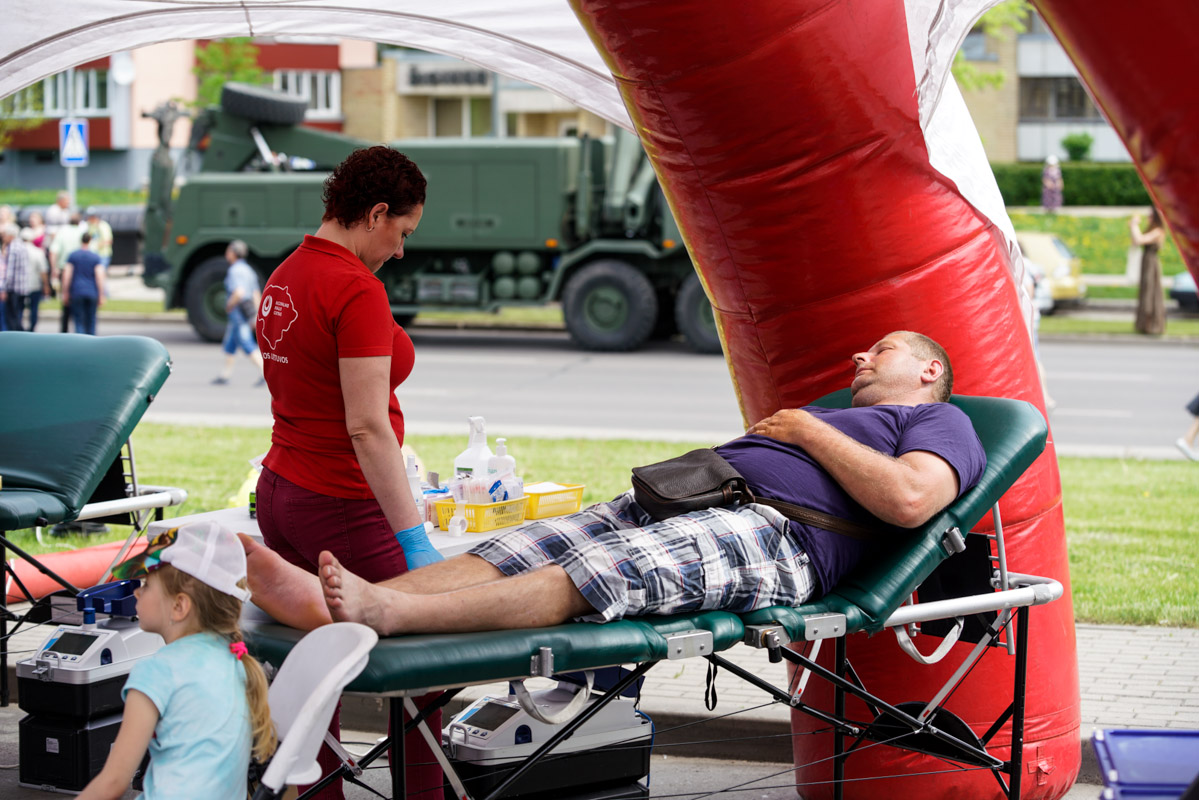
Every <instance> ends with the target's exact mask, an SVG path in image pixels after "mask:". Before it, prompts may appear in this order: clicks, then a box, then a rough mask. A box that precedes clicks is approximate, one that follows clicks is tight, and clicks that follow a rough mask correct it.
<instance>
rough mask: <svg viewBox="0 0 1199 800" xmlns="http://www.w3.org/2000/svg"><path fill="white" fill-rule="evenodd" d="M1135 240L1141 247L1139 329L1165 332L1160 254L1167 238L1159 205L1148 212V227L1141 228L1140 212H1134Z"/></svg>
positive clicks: (1156, 333)
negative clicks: (1158, 210)
mask: <svg viewBox="0 0 1199 800" xmlns="http://www.w3.org/2000/svg"><path fill="white" fill-rule="evenodd" d="M1128 231H1129V233H1130V234H1131V235H1132V243H1133V244H1134V245H1137V246H1139V247H1140V248H1141V282H1140V287H1139V288H1138V290H1137V316H1136V324H1135V326H1134V327H1135V328H1136V332H1137V333H1147V334H1149V335H1151V336H1161V335H1162V334H1163V333H1165V332H1166V298H1165V295H1164V294H1163V293H1162V262H1161V258H1160V256H1159V252H1160V251H1161V247H1162V244H1163V243H1164V242H1165V241H1166V229H1165V227H1164V226H1163V225H1162V218H1161V215H1160V214H1158V213H1157V208H1153V209H1152V210H1151V211H1150V212H1149V227H1148V228H1146V229H1145V230H1144V232H1142V231H1141V215H1140V214H1133V215H1132V219H1131V220H1129V222H1128Z"/></svg>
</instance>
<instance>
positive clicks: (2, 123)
mask: <svg viewBox="0 0 1199 800" xmlns="http://www.w3.org/2000/svg"><path fill="white" fill-rule="evenodd" d="M24 91H25V92H34V93H36V95H37V97H38V98H39V105H40V97H41V92H42V85H41V83H38V84H35V85H34V86H32V87H30V88H29V89H26V90H24ZM20 94H21V92H18V93H17V94H13V95H9V96H8V97H5V98H0V153H3V152H4V149H5V148H6V147H8V146H9V145H10V144H12V140H13V137H14V136H16V135H17V134H18V133H20V132H21V131H27V130H31V129H33V128H36V127H38V126H39V125H41V124H42V123H43V122H45V121H46V118H45V117H18V116H16V105H17V97H18V96H19V95H20Z"/></svg>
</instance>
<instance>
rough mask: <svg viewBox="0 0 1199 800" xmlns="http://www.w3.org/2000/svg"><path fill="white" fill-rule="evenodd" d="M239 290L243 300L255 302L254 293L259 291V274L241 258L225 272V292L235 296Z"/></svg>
mask: <svg viewBox="0 0 1199 800" xmlns="http://www.w3.org/2000/svg"><path fill="white" fill-rule="evenodd" d="M238 289H241V296H242V299H243V300H253V299H254V292H256V291H258V273H257V272H255V271H254V268H253V267H251V266H250V265H249V264H247V263H246V262H245V259H240V258H239V259H238V260H237V261H234V262H233V263H232V264H230V265H229V269H228V270H226V271H225V291H226V292H228V293H229V294H233V293H234V292H235V291H237V290H238Z"/></svg>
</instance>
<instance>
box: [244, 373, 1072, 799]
mask: <svg viewBox="0 0 1199 800" xmlns="http://www.w3.org/2000/svg"><path fill="white" fill-rule="evenodd" d="M848 401H849V394H848V391H843V392H837V393H834V394H832V395H828V396H827V397H825V398H822V399H821V400H820V401H817V403H818V404H820V405H826V406H833V407H844V406H846V405H848ZM951 402H953V403H954V404H955V405H957V406H958V407H959V408H961V409H962V410H963V411H965V412H966V414H967V415H968V416H969V417H970V418H971V421H972V422H973V424H974V427H975V429H976V431H977V432H978V434H979V438H980V439H981V441H982V444H983V447H984V449H985V450H986V453H987V469H986V471H985V472H984V474H983V476H982V478H981V479H980V481H979V483H978V485H977V486H975V487H974V488H973V489H971V490H970V491H969V492H967V493H966V494H964V495H963V496H962V497H961V498H959V499H958V500H957V501H955V502H954V503H952V504H951V505H950V506H949V507H948V508H946V509H945V510H944V511H942V512H941V513H940V514H938V515H937V516H936V517H935V518H934V519H932V520H931V521H930V522H928V523H927V524H926V525H925V526H923V527H922V528H921V529H920V530H919V531H918V532H914V533H913V535H912V536H911V537H910V538H909V539H907V540H905V541H903V542H901V543H898V544H896V545H894V546H892V547H888V548H887V549H886V550H885V551H880V552H879V554H878V555H877V556H876V557H874V558H871V559H870V560H869V561H868V562H867V563H863V564H861V565H859V567H858V568H856V569H855V570H854V571H853V572H852V573H851V574H850V575H848V576H847V577H846V578H845V579H844V580H843V581H842V582H841V584H840V585H839V586H838V587H837V588H836V589H835V590H834V591H833V592H831V593H829V594H828V595H826V596H825V597H824V598H821V599H820V600H819V601H816V602H814V603H807V604H805V605H803V606H801V607H799V608H794V609H793V608H770V609H763V610H760V611H756V612H752V613H750V614H744V615H737V614H733V613H730V612H726V611H710V612H700V613H694V614H683V615H679V616H673V617H640V618H632V619H624V620H621V621H618V622H612V623H607V624H603V625H597V624H594V623H572V624H567V625H559V626H556V627H552V628H540V629H528V630H513V631H496V632H486V633H466V634H444V635H414V636H397V637H391V638H386V639H382V640H380V642H379V644H378V645H377V646H376V647H375V649H374V650H373V651H372V653H371V656H370V659H369V661H368V663H367V666H366V669H365V670H364V671H363V672H362V674H360V675H359V676H358V678H357V679H355V680H354V681H353V682H352V683H351V684H350V685H349V687H348V691H351V692H360V693H367V694H378V695H386V696H389V697H390V698H391V700H390V713H391V723H392V730H393V731H396V732H397V735H393V736H392V737H390V739H389V741H387V742H385V743H384V744H381V745H379V746H378V747H376V748H375V749H374V750H373V751H371V752H370V753H368V754H367V755H366V756H364V757H363V758H362V759H359V762H358V764H359V766H360V767H362V766H365V765H367V764H369V763H370V762H371V761H373V760H374V759H376V758H378V757H379V756H380V755H381V754H382V753H383V752H384V751H386V750H388V749H390V760H391V763H393V764H397V763H402V762H403V746H402V745H403V736H401V735H398V732H399V731H401V730H404V723H403V717H402V711H403V710H404V703H406V702H407V703H409V708H408V710H409V713H410V714H411V715H412V717H413V718H414V720H415V722H413V723H409V729H410V728H411V727H413V726H414V725H416V724H418V723H420V722H421V721H422V720H423V718H424V716H427V715H428V714H429V713H431V712H432V711H433V710H435V708H429V709H426V710H425V711H423V712H421V713H417V711H416V709H415V707H413V706H411V701H409V700H406V698H407V697H410V696H419V695H423V694H425V693H427V692H429V691H430V690H434V689H448V690H450V691H447V692H446V693H445V694H443V695H442V697H441V700H440V702H439V703H438V704H437V707H441V706H442V705H444V703H446V702H448V701H449V699H450V698H451V697H452V696H453V695H454V694H455V693H456V691H457V690H459V689H460V688H461V687H465V686H470V685H473V684H480V683H490V682H493V681H501V680H515V679H521V678H527V677H530V676H543V677H548V676H550V675H552V674H555V673H564V672H576V671H586V670H595V669H599V668H602V667H609V666H613V665H622V664H636V665H638V666H637V667H636V668H635V669H633V670H632V671H631V672H629V673H628V674H627V675H626V676H625V677H624V678H623V679H622V680H621V681H619V682H618V683H617V684H616V685H615V686H613V687H611V688H610V689H609V690H608V692H607V693H606V694H605V695H604V696H602V697H600V698H598V699H597V700H596V701H595V702H594V703H593V704H592V705H591V706H589V707H588V708H587V709H586V710H585V711H584V712H583V713H582V714H580V715H579V716H578V717H576V718H575V719H574V720H572V721H571V722H569V723H566V724H565V725H563V728H562V731H561V733H560V734H558V735H557V736H556V737H554V739H553V740H551V741H550V742H548V743H546V745H545V746H543V747H542V748H540V749H539V750H538V751H537V752H536V753H534V754H533V756H531V757H530V760H529V762H528V763H527V764H526V765H524V766H522V767H520V768H519V769H516V770H514V771H513V772H512V773H511V774H509V775H508V776H507V778H506V779H505V780H504V781H503V782H502V783H501V784H500V785H498V786H497V787H495V788H494V789H493V790H492V791H490V792H489V793H488V795H487V797H488V798H496V797H500V796H502V795H503V794H504V793H505V792H506V791H508V789H509V788H510V787H512V786H513V784H514V783H515V782H516V781H518V780H519V779H520V778H521V776H522V774H524V772H525V771H526V770H527V769H529V768H531V766H532V764H533V763H536V761H537V760H538V759H540V758H541V757H542V756H544V755H545V754H546V753H548V752H549V751H550V750H552V748H553V747H554V745H556V744H557V742H559V741H561V740H562V739H563V738H565V737H566V736H569V735H570V733H571V732H573V731H574V730H575V729H577V727H578V726H579V725H581V724H582V723H583V722H584V721H585V720H586V719H587V718H588V716H589V715H590V714H591V713H593V712H594V711H595V710H598V708H599V707H601V706H602V705H603V704H604V703H606V702H608V701H610V700H611V699H612V698H615V697H616V696H619V695H620V694H621V693H622V692H623V691H624V690H625V689H626V688H627V687H628V686H630V685H631V684H632V683H633V682H634V681H636V680H637V679H638V678H639V677H640V676H641V675H643V674H644V673H645V672H646V671H647V670H648V669H649V668H650V667H652V666H653V665H654V664H656V663H657V662H659V661H663V660H675V659H683V658H691V657H694V656H702V657H705V658H707V659H709V661H712V662H715V663H717V664H719V665H720V666H724V667H725V668H726V669H727V670H728V671H730V672H731V673H733V674H736V675H738V676H740V677H744V678H746V679H747V680H750V682H751V683H754V684H755V685H758V686H759V687H760V688H763V689H764V690H765V691H767V692H768V693H770V694H772V695H773V696H774V697H775V698H776V699H777V700H779V701H780V702H784V703H787V704H789V705H791V706H792V707H796V708H801V709H803V710H809V711H814V712H815V713H817V714H818V715H823V716H822V717H821V718H826V717H829V716H830V714H831V710H826V711H820V710H815V709H807V708H806V707H804V706H803V704H802V703H799V704H796V702H795V701H794V700H793V699H792V698H791V697H790V695H789V694H788V693H787V692H785V691H782V690H779V689H776V688H774V687H771V686H770V685H769V684H767V683H765V682H763V681H760V680H756V679H754V677H753V676H745V675H742V674H741V673H743V672H744V670H741V669H740V668H738V667H737V666H736V665H734V664H731V663H729V662H728V661H726V660H725V659H723V658H721V657H720V656H719V655H718V653H719V652H721V651H724V650H727V649H728V648H730V647H732V646H733V645H735V644H737V643H739V642H745V643H746V644H750V645H752V646H756V647H768V648H770V649H771V651H772V657H786V658H788V659H789V660H794V659H796V658H799V657H798V656H796V654H794V653H792V652H791V651H790V650H787V649H786V648H785V647H782V645H785V644H787V643H788V642H790V641H804V640H805V639H822V638H835V639H837V640H838V642H839V643H843V642H844V637H845V636H846V635H847V634H849V633H855V632H858V631H869V632H875V631H879V630H882V629H883V628H884V627H892V626H894V625H895V624H897V623H896V621H895V620H896V617H897V615H898V614H904V613H907V614H908V615H909V617H910V618H909V619H906V620H905V621H907V622H915V621H920V620H922V619H926V618H927V619H942V618H945V617H950V618H952V617H957V616H962V615H965V614H973V613H975V612H980V611H984V610H987V609H990V610H992V611H1000V610H1001V609H1004V608H1008V607H1013V606H1029V605H1034V604H1040V603H1045V602H1049V601H1050V600H1053V599H1055V597H1056V596H1059V595H1060V593H1061V586H1060V585H1056V590H1055V589H1054V586H1055V582H1053V581H1048V580H1044V579H1040V578H1033V577H1031V576H1016V575H1011V576H1009V575H1008V574H1007V570H1006V565H1005V564H1001V567H1002V572H1003V575H1002V581H1003V584H1002V585H1003V586H1004V587H1009V588H1006V589H1005V591H1004V592H1003V593H1002V596H1001V593H1000V592H994V591H990V590H988V593H987V594H986V595H983V596H982V598H981V599H979V598H962V599H960V600H954V599H948V600H944V601H940V603H936V604H923V605H915V606H904V607H903V609H900V607H901V606H903V604H904V603H905V601H907V600H908V599H909V598H910V597H911V595H912V594H913V592H915V591H916V590H917V589H918V588H919V587H920V586H921V584H922V583H923V582H924V581H925V580H926V579H927V578H928V577H929V576H930V575H931V574H933V572H934V570H935V569H936V568H937V566H938V565H939V564H941V563H943V562H944V561H945V560H946V559H948V558H949V557H950V556H953V555H954V554H955V553H957V552H959V551H961V550H963V549H964V544H963V536H964V534H966V533H967V532H968V531H970V529H971V528H973V527H974V526H975V525H977V524H978V522H979V521H980V520H981V519H982V518H983V517H984V516H985V515H986V513H987V512H988V511H989V510H992V508H994V509H995V513H996V522H997V523H998V521H999V520H998V508H997V505H996V504H997V503H998V501H999V498H1000V497H1001V496H1002V495H1003V494H1004V492H1006V491H1007V489H1008V488H1009V487H1010V486H1011V485H1012V484H1013V483H1014V482H1015V481H1016V479H1017V478H1019V477H1020V475H1021V474H1023V472H1024V471H1025V470H1026V469H1027V468H1028V467H1029V466H1030V465H1031V464H1032V463H1033V461H1035V460H1036V458H1037V456H1038V455H1039V454H1040V453H1041V451H1042V450H1043V449H1044V447H1045V441H1046V436H1047V428H1046V425H1045V420H1044V419H1043V418H1042V417H1041V414H1040V412H1038V411H1037V410H1036V408H1035V407H1034V406H1032V405H1031V404H1029V403H1026V402H1022V401H1015V400H1003V399H996V398H985V397H959V396H955V397H954V398H953V399H952V401H951ZM997 528H998V525H997ZM999 538H1000V548H1002V544H1001V538H1002V532H1001V530H1000V531H999ZM989 577H990V576H989V575H987V576H985V578H989ZM985 578H984V579H985ZM941 603H945V604H948V605H941ZM926 606H929V607H931V611H927V610H925V608H926ZM964 609H965V610H964ZM1025 610H1027V609H1025ZM930 614H931V616H930ZM1006 621H1007V619H1006V617H1005V616H1004V614H1003V613H1000V614H999V616H998V619H997V622H995V623H993V624H992V627H991V630H995V629H997V628H998V627H1003V625H1004V624H1005V623H1006ZM244 628H245V633H246V640H247V642H248V643H249V645H250V648H251V651H252V652H253V653H254V654H255V655H256V656H257V657H258V658H260V659H262V660H264V661H267V662H270V663H272V664H275V665H278V664H280V663H282V661H283V659H284V658H286V656H287V653H288V652H289V650H290V649H291V647H293V646H294V645H295V644H296V642H298V641H299V640H300V638H301V637H302V636H303V633H302V632H301V631H296V630H294V629H291V628H287V627H285V626H282V625H278V624H275V623H270V622H260V623H247V624H246V625H245V626H244ZM1009 641H1010V639H1009ZM1023 641H1024V637H1020V638H1019V639H1018V640H1017V643H1019V644H1022V643H1023ZM839 649H840V648H839ZM842 655H843V651H842ZM1017 655H1018V657H1023V655H1024V653H1023V652H1021V653H1017ZM797 663H799V664H800V665H801V666H803V667H804V668H809V669H813V670H818V669H819V668H818V667H816V665H815V664H814V663H808V662H807V661H806V660H804V659H800V660H799V661H798V662H797ZM825 672H827V671H825ZM824 677H831V678H834V679H839V676H837V675H824ZM839 691H848V690H846V689H840V688H839ZM1017 691H1018V694H1019V699H1020V700H1021V701H1022V699H1023V687H1017ZM874 700H875V702H877V703H880V704H881V705H882V707H884V708H887V709H890V708H891V707H890V706H887V705H886V704H885V703H881V701H878V700H877V699H874ZM898 713H900V714H902V710H898ZM908 719H910V717H908ZM900 721H901V722H907V719H903V718H900ZM836 724H837V723H834V725H835V726H836ZM846 727H848V726H846ZM838 730H841V729H840V728H838ZM435 738H436V739H437V740H440V736H436V737H435ZM964 744H965V745H966V750H965V752H967V756H968V757H970V758H974V759H975V760H976V761H977V760H978V759H979V758H980V757H979V756H978V754H977V753H976V752H974V750H973V749H972V748H973V743H972V742H967V743H964ZM838 747H840V737H838ZM947 747H948V749H950V750H951V751H954V752H956V750H955V749H954V748H955V745H953V744H950V745H947ZM975 749H976V748H975ZM983 760H985V761H986V759H985V758H984V759H983ZM992 762H997V759H990V760H989V761H986V763H987V765H988V766H991V767H992V768H993V769H995V770H999V769H1001V767H1000V766H997V765H996V764H994V763H992ZM1015 763H1019V761H1018V760H1017V761H1016V762H1015ZM443 766H445V767H448V764H444V763H443ZM1017 773H1018V771H1017ZM341 774H342V775H343V776H348V775H349V771H348V770H345V771H343V772H342V773H341ZM403 774H404V771H403V770H394V772H393V782H394V784H393V792H394V794H393V796H394V797H403V796H404V787H403ZM335 775H336V773H335ZM332 777H334V776H327V778H328V779H331V778H332ZM447 777H448V778H449V779H450V781H451V783H454V788H455V790H456V791H457V792H458V796H466V794H465V792H464V791H463V789H462V787H461V785H460V784H459V783H455V781H456V780H457V779H456V777H454V775H453V770H452V769H448V770H447ZM1011 777H1012V788H1013V789H1015V790H1016V791H1017V792H1018V790H1019V783H1018V780H1019V778H1018V775H1012V776H1011ZM1012 796H1018V795H1015V794H1013V795H1012Z"/></svg>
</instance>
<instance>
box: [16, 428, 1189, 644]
mask: <svg viewBox="0 0 1199 800" xmlns="http://www.w3.org/2000/svg"><path fill="white" fill-rule="evenodd" d="M491 433H492V435H493V436H495V435H499V434H503V431H502V430H495V431H492V432H491ZM408 441H409V443H410V444H411V445H412V446H413V447H414V448H416V450H417V452H418V453H419V454H420V456H421V458H422V459H423V460H424V461H425V463H426V465H427V466H428V468H431V469H434V470H437V469H440V470H441V471H442V472H443V473H445V472H448V471H449V469H450V465H451V464H452V462H453V459H454V456H456V455H457V454H458V453H459V452H461V450H462V448H463V446H464V444H465V440H464V438H463V437H461V436H409V437H408ZM269 442H270V433H269V431H267V430H265V429H256V428H193V427H187V426H177V425H159V424H153V423H144V424H142V425H141V426H139V427H138V429H137V434H136V435H135V437H134V445H135V446H136V448H137V456H138V468H139V474H140V476H141V480H142V481H143V482H144V483H149V484H160V485H166V486H179V487H182V488H184V489H187V491H188V495H189V497H188V500H187V502H186V503H185V504H184V505H182V506H180V507H177V508H172V509H168V510H167V516H169V517H175V516H182V515H186V514H195V513H199V512H202V511H210V510H213V509H217V508H225V507H228V506H233V505H239V504H240V503H239V502H238V501H237V500H236V499H235V498H236V495H237V493H238V490H239V488H240V487H242V485H243V484H244V483H245V482H246V480H247V478H248V477H249V474H250V468H249V464H248V463H247V462H248V461H249V460H250V459H251V458H253V457H254V456H256V455H258V454H260V453H262V452H264V451H265V450H266V449H267V447H268V446H269ZM711 444H714V442H692V443H678V442H640V441H627V440H613V441H592V440H563V439H531V438H514V439H511V440H510V441H509V452H510V453H511V454H512V455H513V456H514V457H515V458H516V463H517V471H518V472H519V473H520V474H521V475H522V476H523V477H524V479H525V480H526V481H528V482H533V481H537V480H554V481H558V482H562V483H583V484H585V485H586V487H587V488H586V490H585V492H584V496H583V502H584V504H590V503H595V502H599V501H602V500H608V499H611V498H612V497H614V496H615V495H617V494H619V493H620V492H622V491H624V490H625V489H627V488H628V485H629V483H628V479H629V468H630V467H632V466H634V465H637V464H649V463H652V462H654V461H660V460H662V459H664V458H669V457H671V456H674V455H678V454H680V453H683V452H685V451H687V450H690V449H692V448H694V447H704V446H708V445H711ZM1060 467H1061V476H1062V487H1063V497H1064V503H1063V505H1064V510H1065V518H1066V535H1067V541H1068V544H1069V552H1070V556H1069V557H1070V571H1071V579H1072V582H1073V590H1074V608H1075V613H1076V615H1077V617H1078V619H1079V620H1080V621H1085V622H1101V623H1109V624H1128V625H1159V624H1160V625H1179V626H1187V627H1199V582H1197V581H1196V580H1195V575H1196V574H1199V537H1197V536H1195V533H1194V532H1195V531H1197V530H1199V504H1196V503H1195V487H1196V485H1197V481H1199V468H1197V467H1196V466H1195V465H1194V464H1191V463H1189V462H1177V461H1171V462H1165V461H1162V462H1151V461H1128V460H1117V459H1093V458H1062V459H1061V460H1060ZM127 534H128V529H127V528H118V527H115V526H114V527H113V528H112V530H111V532H110V533H109V534H107V535H100V536H94V537H86V538H85V539H80V538H72V539H69V540H66V539H58V538H56V537H51V536H49V535H48V534H47V533H45V532H43V539H44V540H45V541H46V542H47V544H46V545H40V544H39V543H38V542H37V541H36V539H35V537H34V535H33V532H32V531H24V532H17V533H15V534H14V535H13V537H12V538H13V540H14V541H15V542H16V544H17V545H18V546H20V547H22V548H25V549H28V550H30V551H32V552H34V553H42V552H47V551H53V550H58V549H63V548H65V547H75V546H80V545H86V544H98V543H100V542H103V541H111V540H114V539H123V538H124V537H125V536H126V535H127Z"/></svg>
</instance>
